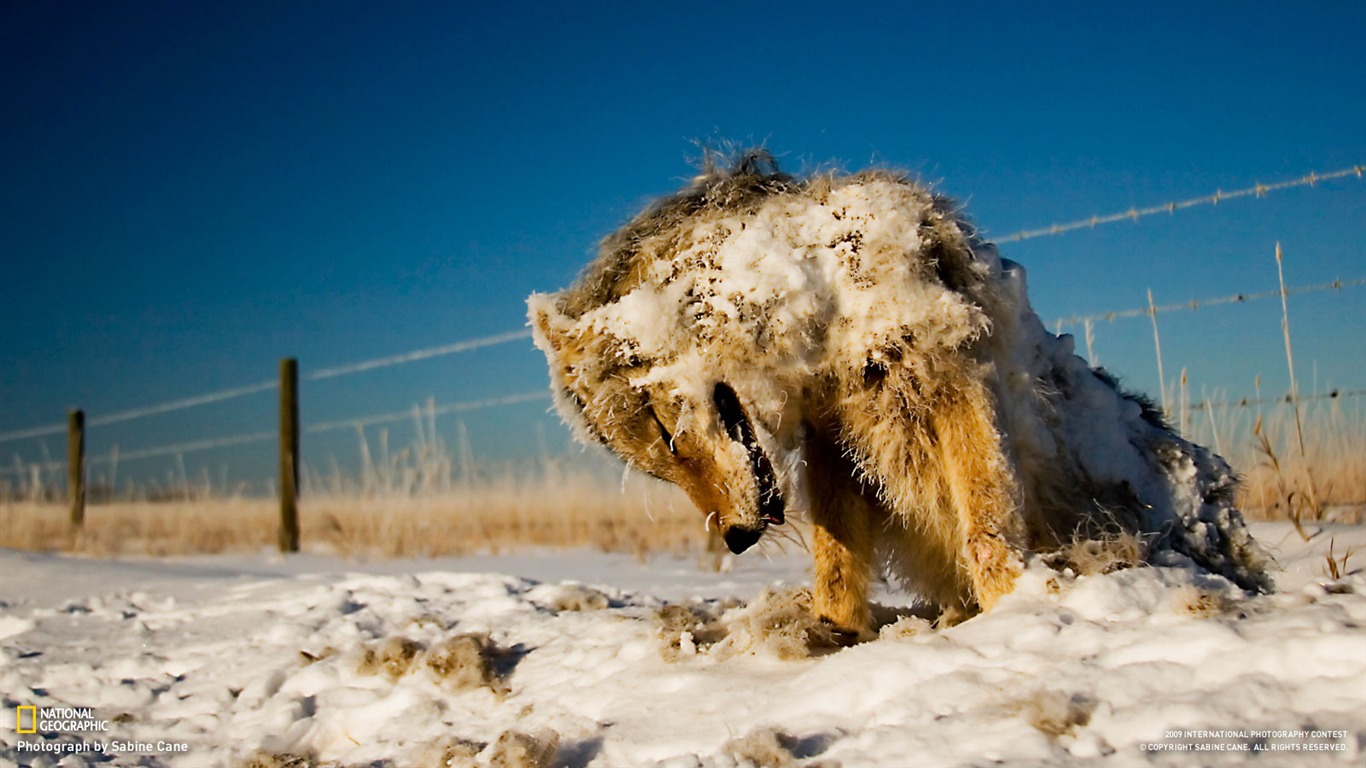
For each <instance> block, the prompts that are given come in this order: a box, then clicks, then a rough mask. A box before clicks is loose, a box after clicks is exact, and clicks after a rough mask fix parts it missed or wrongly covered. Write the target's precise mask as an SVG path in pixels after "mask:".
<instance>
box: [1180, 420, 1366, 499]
mask: <svg viewBox="0 0 1366 768" xmlns="http://www.w3.org/2000/svg"><path fill="white" fill-rule="evenodd" d="M1359 408H1360V402H1355V403H1354V402H1351V401H1343V400H1342V399H1340V398H1322V397H1320V398H1316V399H1306V400H1305V401H1303V402H1301V403H1300V404H1299V406H1298V411H1299V418H1298V419H1296V406H1295V405H1294V404H1292V403H1288V402H1279V403H1275V404H1273V405H1270V406H1237V405H1234V404H1228V405H1224V406H1214V407H1212V408H1209V409H1205V408H1202V409H1199V410H1195V411H1190V412H1187V413H1183V414H1182V415H1181V417H1180V422H1181V423H1182V424H1183V425H1184V427H1185V429H1184V432H1185V434H1186V435H1187V436H1188V437H1190V438H1191V439H1192V440H1194V441H1196V442H1199V443H1202V444H1205V445H1208V446H1210V447H1211V448H1214V449H1215V450H1216V451H1217V452H1219V453H1221V454H1222V455H1223V456H1224V457H1225V458H1226V459H1228V461H1229V463H1230V464H1232V465H1233V468H1234V470H1235V471H1236V472H1238V474H1239V475H1240V476H1241V478H1242V485H1241V487H1240V489H1239V496H1238V504H1239V507H1240V508H1241V509H1242V510H1243V512H1244V514H1246V515H1247V516H1248V517H1250V518H1252V519H1254V520H1290V521H1292V522H1304V521H1316V520H1326V519H1333V520H1338V521H1341V522H1353V523H1360V522H1362V521H1363V519H1366V418H1363V415H1362V413H1361V412H1360V410H1359ZM1301 435H1302V438H1301Z"/></svg>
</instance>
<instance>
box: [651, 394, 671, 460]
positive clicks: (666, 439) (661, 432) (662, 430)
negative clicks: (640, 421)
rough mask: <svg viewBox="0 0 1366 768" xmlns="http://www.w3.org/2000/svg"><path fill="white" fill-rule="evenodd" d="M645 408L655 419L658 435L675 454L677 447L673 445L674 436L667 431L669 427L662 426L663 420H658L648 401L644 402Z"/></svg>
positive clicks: (657, 415)
mask: <svg viewBox="0 0 1366 768" xmlns="http://www.w3.org/2000/svg"><path fill="white" fill-rule="evenodd" d="M645 410H647V411H649V412H650V418H652V419H654V420H655V426H657V427H659V435H660V437H663V438H664V444H665V445H667V446H669V453H671V454H673V455H675V456H677V455H678V449H677V448H676V447H675V446H674V436H673V435H672V434H670V433H669V428H668V427H666V426H664V422H662V421H660V420H659V414H657V413H655V407H654V406H653V405H651V404H650V403H648V402H647V403H645Z"/></svg>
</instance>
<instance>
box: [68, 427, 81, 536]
mask: <svg viewBox="0 0 1366 768" xmlns="http://www.w3.org/2000/svg"><path fill="white" fill-rule="evenodd" d="M66 495H67V501H69V502H70V503H71V527H72V529H73V530H80V529H81V528H82V527H83V526H84V525H85V411H83V410H81V409H79V408H76V409H74V410H71V411H68V412H67V414H66Z"/></svg>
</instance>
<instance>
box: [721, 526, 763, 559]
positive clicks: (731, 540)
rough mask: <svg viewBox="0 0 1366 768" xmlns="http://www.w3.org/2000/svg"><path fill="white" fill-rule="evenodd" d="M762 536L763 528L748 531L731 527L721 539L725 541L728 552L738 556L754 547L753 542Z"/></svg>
mask: <svg viewBox="0 0 1366 768" xmlns="http://www.w3.org/2000/svg"><path fill="white" fill-rule="evenodd" d="M763 535H764V529H763V528H756V529H749V528H740V527H738V526H731V527H730V528H729V529H728V530H727V531H726V533H725V536H724V537H723V538H724V539H725V540H726V546H727V547H728V548H730V551H731V552H734V553H735V554H737V555H738V554H740V553H741V552H744V551H745V550H747V549H749V548H750V547H752V546H754V542H756V541H758V540H759V537H761V536H763Z"/></svg>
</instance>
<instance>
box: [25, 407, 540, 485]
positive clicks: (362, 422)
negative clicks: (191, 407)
mask: <svg viewBox="0 0 1366 768" xmlns="http://www.w3.org/2000/svg"><path fill="white" fill-rule="evenodd" d="M549 397H550V393H549V392H548V391H545V390H540V391H536V392H523V393H521V394H517V395H506V396H504V397H490V398H485V399H483V400H462V401H460V402H455V403H447V404H445V405H434V406H428V407H425V408H424V407H420V406H416V409H417V411H418V413H420V414H421V415H422V416H424V417H426V416H444V415H446V414H450V413H464V412H467V411H480V410H484V409H487V408H499V407H504V406H510V405H520V404H522V403H531V402H535V401H537V400H545V399H548V398H549ZM413 413H414V410H413V409H409V410H406V411H396V412H393V413H377V414H373V415H370V416H360V417H357V418H354V419H343V420H338V421H323V422H318V423H316V424H309V425H306V426H305V427H304V428H303V431H304V432H305V433H309V434H312V433H317V432H328V431H331V430H337V429H348V428H349V429H355V428H358V427H368V426H371V425H374V424H388V423H394V422H400V421H406V420H409V419H412V418H413ZM278 436H279V434H278V433H276V432H253V433H250V434H243V435H228V436H226V437H217V438H211V439H205V440H193V441H190V442H185V443H175V444H172V445H161V446H155V447H152V448H142V449H139V450H136V451H120V452H119V453H118V458H117V459H114V458H111V457H109V456H102V455H92V456H90V457H89V458H88V459H86V464H88V465H94V464H110V463H113V462H114V461H119V462H124V461H133V460H136V459H147V458H154V457H157V456H174V455H176V454H182V453H192V452H195V451H207V450H210V449H213V448H223V447H226V446H232V445H247V444H250V443H262V442H266V441H267V440H273V439H275V438H277V437H278ZM64 467H66V462H64V461H49V462H43V463H29V464H22V465H17V466H13V467H0V475H19V474H23V473H25V472H27V471H29V470H31V469H33V468H37V469H38V470H40V471H43V472H50V471H55V470H58V469H62V468H64Z"/></svg>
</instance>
